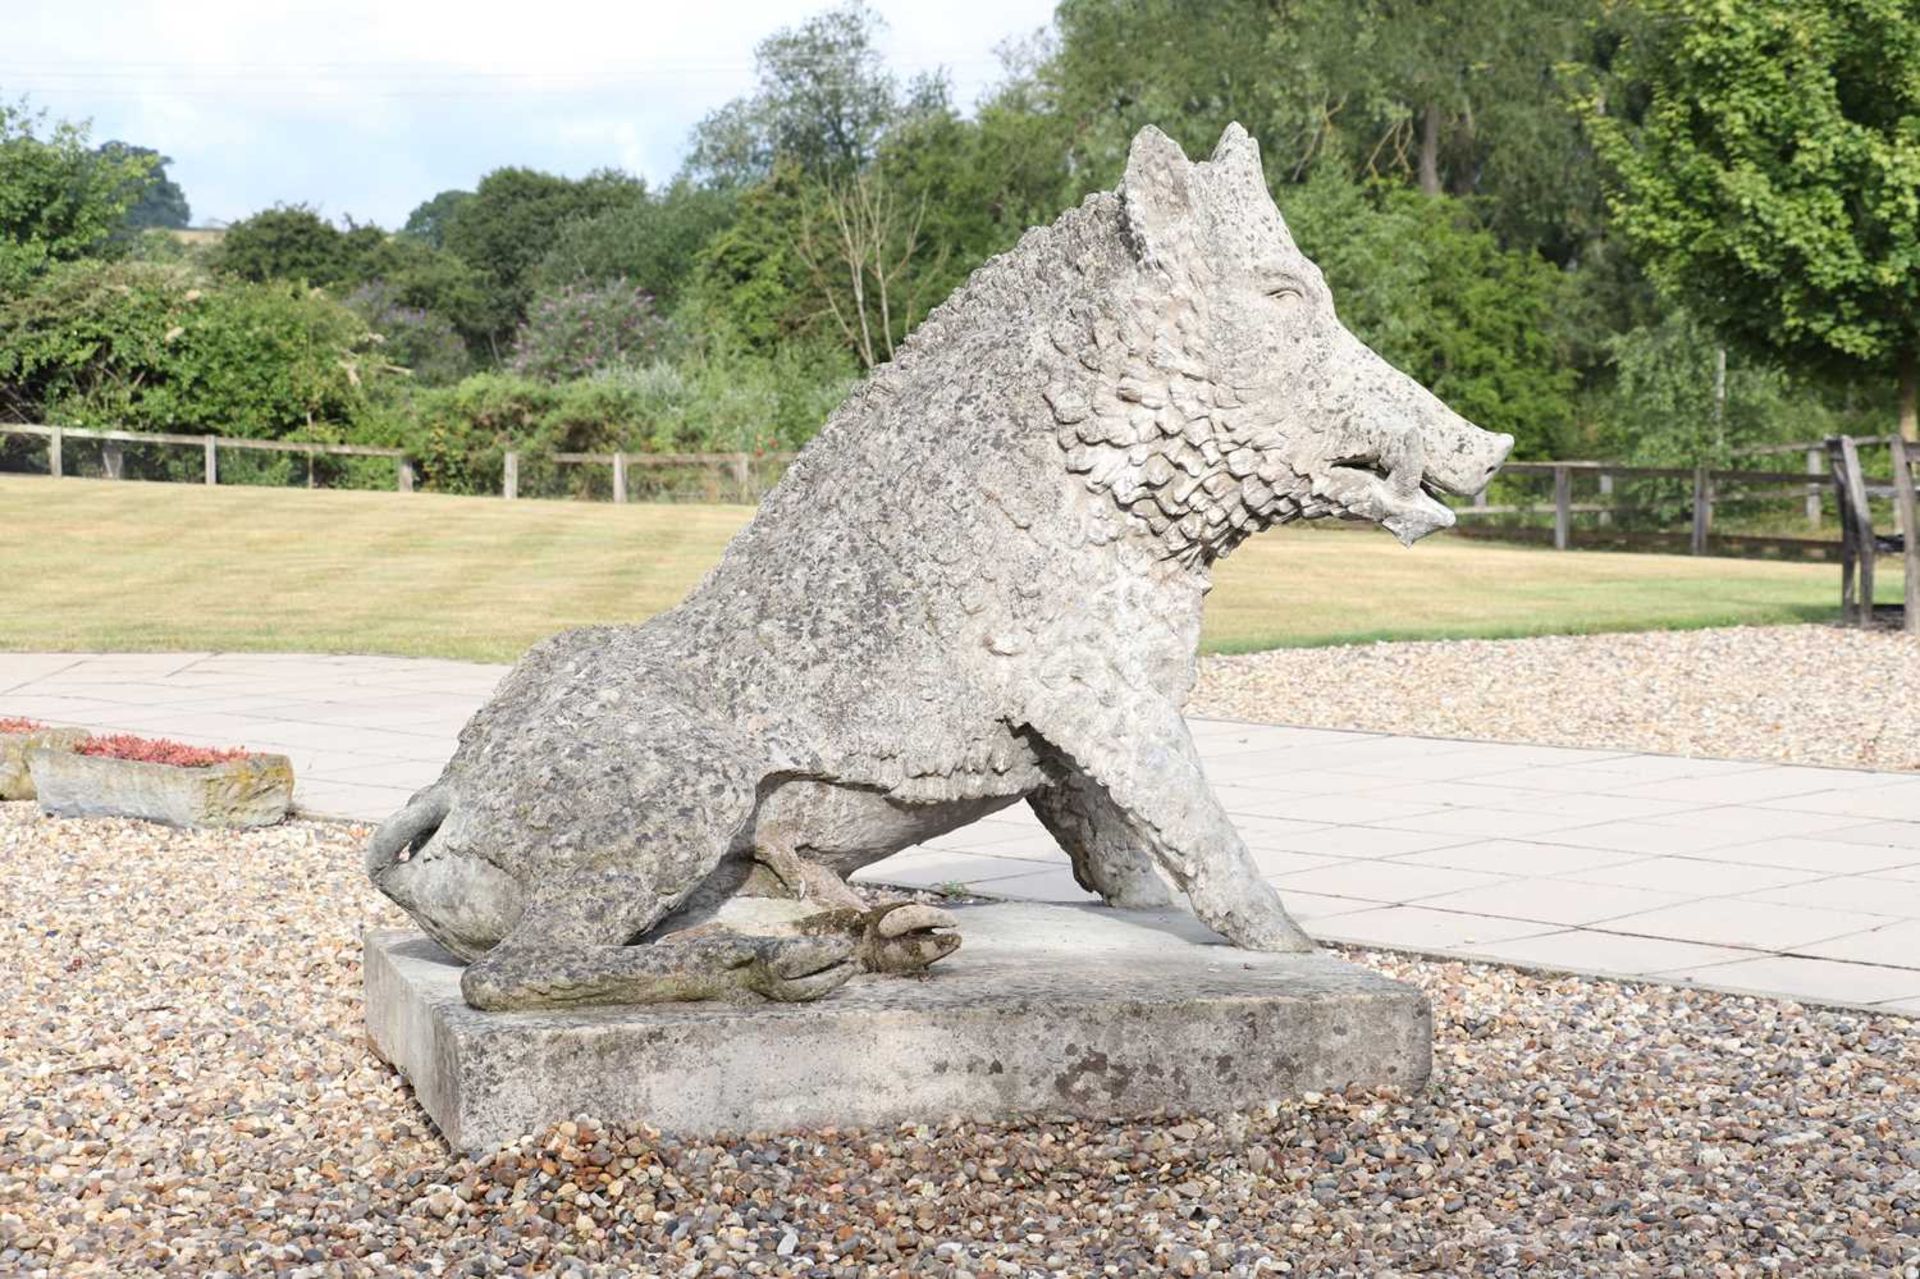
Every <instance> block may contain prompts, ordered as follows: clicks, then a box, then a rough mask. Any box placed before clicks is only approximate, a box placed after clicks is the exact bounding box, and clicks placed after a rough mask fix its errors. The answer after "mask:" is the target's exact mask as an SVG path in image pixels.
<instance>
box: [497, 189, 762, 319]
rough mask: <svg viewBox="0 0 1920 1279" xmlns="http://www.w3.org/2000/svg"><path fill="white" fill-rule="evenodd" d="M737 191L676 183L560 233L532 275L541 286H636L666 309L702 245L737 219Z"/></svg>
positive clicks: (580, 221) (689, 271)
mask: <svg viewBox="0 0 1920 1279" xmlns="http://www.w3.org/2000/svg"><path fill="white" fill-rule="evenodd" d="M735 199H736V197H735V195H734V193H733V192H732V191H729V190H724V189H718V188H711V187H697V186H694V185H693V184H692V183H690V182H685V181H680V182H675V183H674V184H673V185H672V186H670V187H668V188H667V189H666V190H665V191H664V192H662V193H660V194H659V195H657V196H647V197H645V198H642V199H636V200H633V201H630V202H627V203H622V204H617V205H615V206H614V207H613V208H610V209H608V210H606V211H605V212H604V213H600V214H598V215H596V216H593V217H589V218H581V219H577V220H575V221H573V222H569V223H567V224H566V225H564V226H562V227H561V228H559V231H558V233H557V234H556V235H554V236H553V247H552V248H550V249H548V250H547V252H546V255H545V256H544V257H542V258H541V259H540V264H539V266H538V267H537V268H536V269H535V271H534V276H533V279H534V284H535V287H536V288H539V289H547V288H557V287H560V286H563V285H566V284H572V283H580V282H585V283H598V282H600V281H603V280H630V281H632V282H633V283H634V284H637V285H638V286H640V287H641V288H642V289H645V290H646V291H647V292H648V293H650V294H652V295H653V297H654V299H655V301H656V302H657V303H658V304H659V306H660V307H661V308H662V309H663V310H664V309H667V308H670V307H672V306H673V304H674V303H675V302H676V301H677V300H678V299H679V295H680V292H681V290H682V288H683V287H684V286H685V285H686V284H687V283H688V281H689V279H690V278H691V276H692V275H693V271H694V268H695V265H696V262H697V259H698V257H699V253H700V250H701V248H702V247H704V246H705V245H706V243H707V241H709V240H711V239H712V238H713V237H714V235H715V234H716V233H718V232H719V231H720V230H722V229H724V228H725V227H726V226H727V225H728V224H729V223H730V222H731V221H732V220H733V214H734V204H735Z"/></svg>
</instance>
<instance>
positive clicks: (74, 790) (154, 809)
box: [27, 750, 293, 826]
mask: <svg viewBox="0 0 1920 1279" xmlns="http://www.w3.org/2000/svg"><path fill="white" fill-rule="evenodd" d="M27 763H28V766H29V768H30V769H31V770H32V772H33V783H34V788H35V789H36V790H37V791H38V792H39V799H40V807H41V808H42V809H43V810H44V811H46V812H49V813H53V814H55V815H56V816H59V817H143V818H146V819H147V820H148V821H155V822H165V823H167V824H168V825H169V826H271V825H273V824H274V823H275V822H278V821H283V820H285V818H286V816H287V809H288V808H289V807H290V806H291V805H292V803H293V764H292V762H291V761H289V760H288V759H287V757H286V756H284V755H248V756H245V757H243V758H240V759H231V760H226V761H224V762H222V763H218V764H209V765H207V766H206V767H205V768H176V767H174V766H173V765H171V764H149V763H145V762H143V761H141V760H131V759H111V758H108V757H106V756H98V755H75V754H72V753H69V752H63V751H50V750H31V751H29V752H27Z"/></svg>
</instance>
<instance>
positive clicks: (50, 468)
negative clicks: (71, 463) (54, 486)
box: [47, 426, 66, 480]
mask: <svg viewBox="0 0 1920 1279" xmlns="http://www.w3.org/2000/svg"><path fill="white" fill-rule="evenodd" d="M65 436H66V432H64V431H62V430H61V429H60V428H59V427H57V426H56V427H54V428H53V434H52V435H49V436H48V437H47V474H48V475H50V476H52V477H53V478H54V479H56V480H57V479H59V478H60V477H61V476H62V475H65V474H66V459H65V458H64V457H63V456H62V455H63V454H64V452H65V449H64V448H63V447H62V446H63V445H64V444H65V442H66V441H65Z"/></svg>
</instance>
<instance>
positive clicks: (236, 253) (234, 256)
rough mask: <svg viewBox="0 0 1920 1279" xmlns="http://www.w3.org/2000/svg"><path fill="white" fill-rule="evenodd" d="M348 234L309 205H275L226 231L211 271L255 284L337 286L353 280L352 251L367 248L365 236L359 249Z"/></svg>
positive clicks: (216, 252)
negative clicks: (293, 282)
mask: <svg viewBox="0 0 1920 1279" xmlns="http://www.w3.org/2000/svg"><path fill="white" fill-rule="evenodd" d="M349 234H350V233H349V232H343V231H342V230H341V229H340V228H339V227H336V226H335V225H333V223H331V222H329V221H327V220H326V219H325V218H323V217H321V216H320V215H319V214H318V213H317V212H315V211H314V210H313V209H312V208H311V207H310V206H308V205H304V204H282V205H276V206H275V207H273V208H271V209H265V210H262V211H261V212H259V213H256V214H254V215H253V216H252V217H250V218H245V219H243V220H241V221H239V222H236V223H234V224H233V225H232V226H230V227H228V228H227V232H226V234H225V235H224V236H222V237H221V239H220V244H219V247H218V248H216V249H215V250H214V252H213V254H212V266H213V267H214V269H215V270H218V271H225V272H227V273H229V274H231V275H235V276H238V277H239V278H240V279H243V280H251V281H253V282H254V283H256V284H264V283H265V282H266V281H268V280H297V281H301V282H304V283H307V284H317V285H328V284H338V283H341V282H342V281H345V280H350V279H352V278H353V277H354V275H355V274H356V272H355V269H354V268H355V261H354V260H355V257H356V248H363V247H366V246H365V241H366V239H367V237H366V236H365V235H364V234H362V235H361V237H360V243H359V244H356V242H355V241H354V240H352V239H350V238H349ZM375 235H376V236H377V235H378V232H377V230H376V231H375Z"/></svg>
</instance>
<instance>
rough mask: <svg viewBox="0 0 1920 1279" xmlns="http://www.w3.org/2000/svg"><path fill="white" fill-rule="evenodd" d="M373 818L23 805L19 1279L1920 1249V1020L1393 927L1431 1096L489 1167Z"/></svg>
mask: <svg viewBox="0 0 1920 1279" xmlns="http://www.w3.org/2000/svg"><path fill="white" fill-rule="evenodd" d="M365 834H366V828H365V827H353V826H346V825H334V824H321V823H311V822H298V823H293V824H290V825H287V826H283V827H278V828H273V829H270V830H265V831H253V832H224V833H213V832H199V833H195V832H182V831H175V830H169V829H166V828H164V827H159V826H152V825H147V824H144V823H139V822H129V821H111V820H62V819H54V818H45V817H42V816H40V815H39V814H38V813H37V811H36V810H34V809H33V808H32V806H30V805H22V804H9V805H0V858H3V859H4V870H5V873H4V877H0V919H3V920H5V921H6V922H5V925H4V926H5V928H6V930H7V936H8V941H9V945H8V948H7V953H8V956H9V958H10V960H11V961H12V972H13V975H14V980H12V981H10V982H9V983H8V984H7V987H6V991H5V995H4V997H3V998H0V1009H3V1011H0V1026H3V1027H4V1032H5V1033H4V1039H3V1040H0V1043H3V1044H4V1047H3V1048H0V1273H6V1274H10V1275H11V1274H22V1275H45V1276H53V1275H59V1276H69V1275H95V1274H98V1275H109V1274H111V1275H121V1274H125V1275H133V1274H140V1275H150V1274H179V1275H207V1274H247V1275H254V1274H265V1273H275V1274H284V1275H288V1276H293V1277H295V1279H320V1277H321V1276H334V1275H343V1276H344V1275H386V1274H432V1275H449V1274H468V1275H491V1274H508V1273H513V1274H520V1273H556V1274H563V1275H576V1274H589V1275H676V1276H693V1275H712V1276H725V1275H773V1274H796V1275H831V1276H841V1275H846V1276H852V1275H869V1274H895V1273H906V1274H929V1275H945V1276H960V1275H976V1276H983V1275H1021V1276H1037V1275H1071V1276H1079V1275H1095V1274H1099V1275H1107V1274H1112V1275H1188V1274H1193V1275H1198V1274H1229V1275H1255V1274H1285V1273H1292V1274H1314V1275H1354V1276H1369V1277H1379V1279H1386V1277H1391V1276H1397V1275H1407V1274H1416V1273H1442V1274H1448V1275H1463V1274H1476V1275H1498V1276H1536V1275H1591V1274H1607V1275H1673V1276H1696V1275H1705V1276H1736V1275H1760V1274H1765V1275H1780V1276H1791V1275H1821V1276H1829V1275H1862V1276H1865V1275H1904V1276H1906V1277H1907V1279H1915V1277H1916V1276H1920V1242H1917V1241H1920V1035H1917V1034H1916V1033H1915V1026H1914V1024H1913V1023H1912V1022H1911V1021H1909V1020H1906V1019H1903V1018H1900V1017H1896V1016H1890V1015H1882V1016H1875V1015H1869V1014H1863V1013H1853V1012H1842V1011H1835V1010H1821V1009H1809V1008H1803V1007H1801V1006H1799V1005H1796V1004H1793V1003H1789V1002H1783V1001H1774V1000H1764V999H1753V998H1745V997H1738V996H1730V995H1716V994H1712V993H1709V992H1705V991H1700V990H1688V989H1671V988H1663V987H1656V986H1636V985H1633V984H1629V983H1621V982H1613V981H1596V980H1587V979H1578V978H1556V977H1547V976H1541V975H1538V974H1529V973H1525V972H1521V971H1518V970H1514V969H1509V968H1502V967H1498V966H1493V965H1484V964H1475V963H1465V962H1444V961H1434V960H1421V959H1414V958H1409V957H1404V956H1398V955H1392V954H1384V953H1374V952H1353V953H1352V957H1353V958H1354V959H1355V960H1356V961H1358V962H1360V963H1363V964H1366V965H1367V966H1369V967H1372V968H1375V969H1377V970H1379V971H1382V972H1386V973H1389V974H1391V975H1393V976H1396V977H1400V978H1402V979H1404V980H1408V981H1411V982H1414V983H1416V984H1418V985H1419V986H1420V987H1421V988H1423V989H1424V990H1426V991H1427V992H1428V994H1429V996H1430V997H1431V998H1432V1000H1433V1003H1434V1010H1435V1014H1436V1016H1435V1022H1436V1072H1435V1077H1434V1079H1433V1082H1432V1083H1431V1085H1430V1086H1429V1087H1427V1088H1426V1089H1424V1090H1422V1091H1421V1092H1419V1093H1418V1094H1417V1095H1403V1094H1400V1093H1395V1092H1391V1091H1386V1092H1378V1093H1365V1094H1355V1095H1350V1096H1346V1097H1319V1096H1310V1097H1307V1098H1304V1099H1302V1100H1300V1101H1298V1102H1294V1103H1289V1104H1286V1105H1281V1106H1275V1107H1270V1108H1268V1109H1266V1110H1264V1111H1261V1112H1259V1113H1255V1114H1251V1115H1226V1116H1215V1117H1211V1118H1196V1119H1185V1120H1180V1121H1178V1122H1137V1123H1113V1124H1086V1123H1072V1122H1063V1121H1055V1120H1047V1119H1044V1118H1042V1119H1038V1120H1036V1121H1035V1122H1033V1123H1031V1124H1025V1125H1018V1126H1003V1125H973V1124H959V1123H952V1124H942V1125H936V1126H930V1127H923V1126H906V1127H902V1128H898V1129H891V1130H886V1131H876V1132H836V1131H823V1132H816V1133H809V1134H800V1135H786V1136H765V1135H762V1136H743V1137H740V1138H738V1139H724V1140H714V1141H679V1140H675V1139H672V1138H670V1137H662V1136H660V1135H659V1134H655V1133H651V1132H646V1131H633V1132H609V1131H605V1130H602V1129H600V1128H598V1127H596V1126H594V1125H592V1124H591V1123H590V1122H589V1123H577V1124H570V1125H562V1126H560V1127H559V1128H557V1129H556V1130H554V1131H552V1132H550V1133H547V1134H543V1135H542V1136H540V1137H537V1138H532V1139H529V1140H528V1141H526V1142H524V1143H522V1144H521V1145H519V1146H517V1147H514V1148H512V1149H509V1150H507V1151H504V1152H500V1153H498V1154H496V1155H494V1156H491V1157H489V1158H484V1159H478V1160H471V1159H464V1158H459V1159H457V1158H453V1157H451V1156H449V1155H448V1153H447V1151H446V1149H445V1148H444V1146H443V1145H442V1144H441V1143H440V1141H439V1140H438V1138H437V1137H436V1136H435V1134H434V1133H433V1132H432V1131H431V1129H430V1126H429V1125H428V1123H427V1121H426V1120H425V1118H424V1116H423V1114H422V1112H421V1111H420V1110H419V1109H418V1108H417V1107H416V1106H415V1105H414V1104H413V1102H412V1098H411V1095H410V1093H409V1091H408V1089H407V1087H406V1085H405V1084H404V1082H403V1081H402V1080H400V1079H399V1078H398V1077H397V1076H396V1075H395V1074H394V1072H392V1071H391V1070H390V1069H388V1068H387V1067H386V1066H384V1065H382V1064H381V1063H380V1062H378V1061H377V1060H376V1059H375V1058H374V1057H373V1056H372V1054H371V1052H370V1051H369V1047H368V1044H367V1040H366V1036H365V1033H364V1030H363V1027H362V1023H361V1001H360V973H359V940H358V938H359V933H360V931H361V929H363V928H364V927H367V926H374V925H387V924H393V923H397V922H400V921H399V920H398V917H397V915H396V913H395V912H394V910H393V909H392V908H391V907H390V906H388V905H387V904H386V903H385V902H384V901H382V900H381V899H379V898H378V897H377V896H376V895H375V894H374V893H373V892H372V890H371V889H370V888H369V887H368V886H367V885H366V883H365V880H364V878H363V876H362V875H361V872H360V861H359V851H358V848H359V844H360V841H361V840H362V839H363V838H364V836H365Z"/></svg>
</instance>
